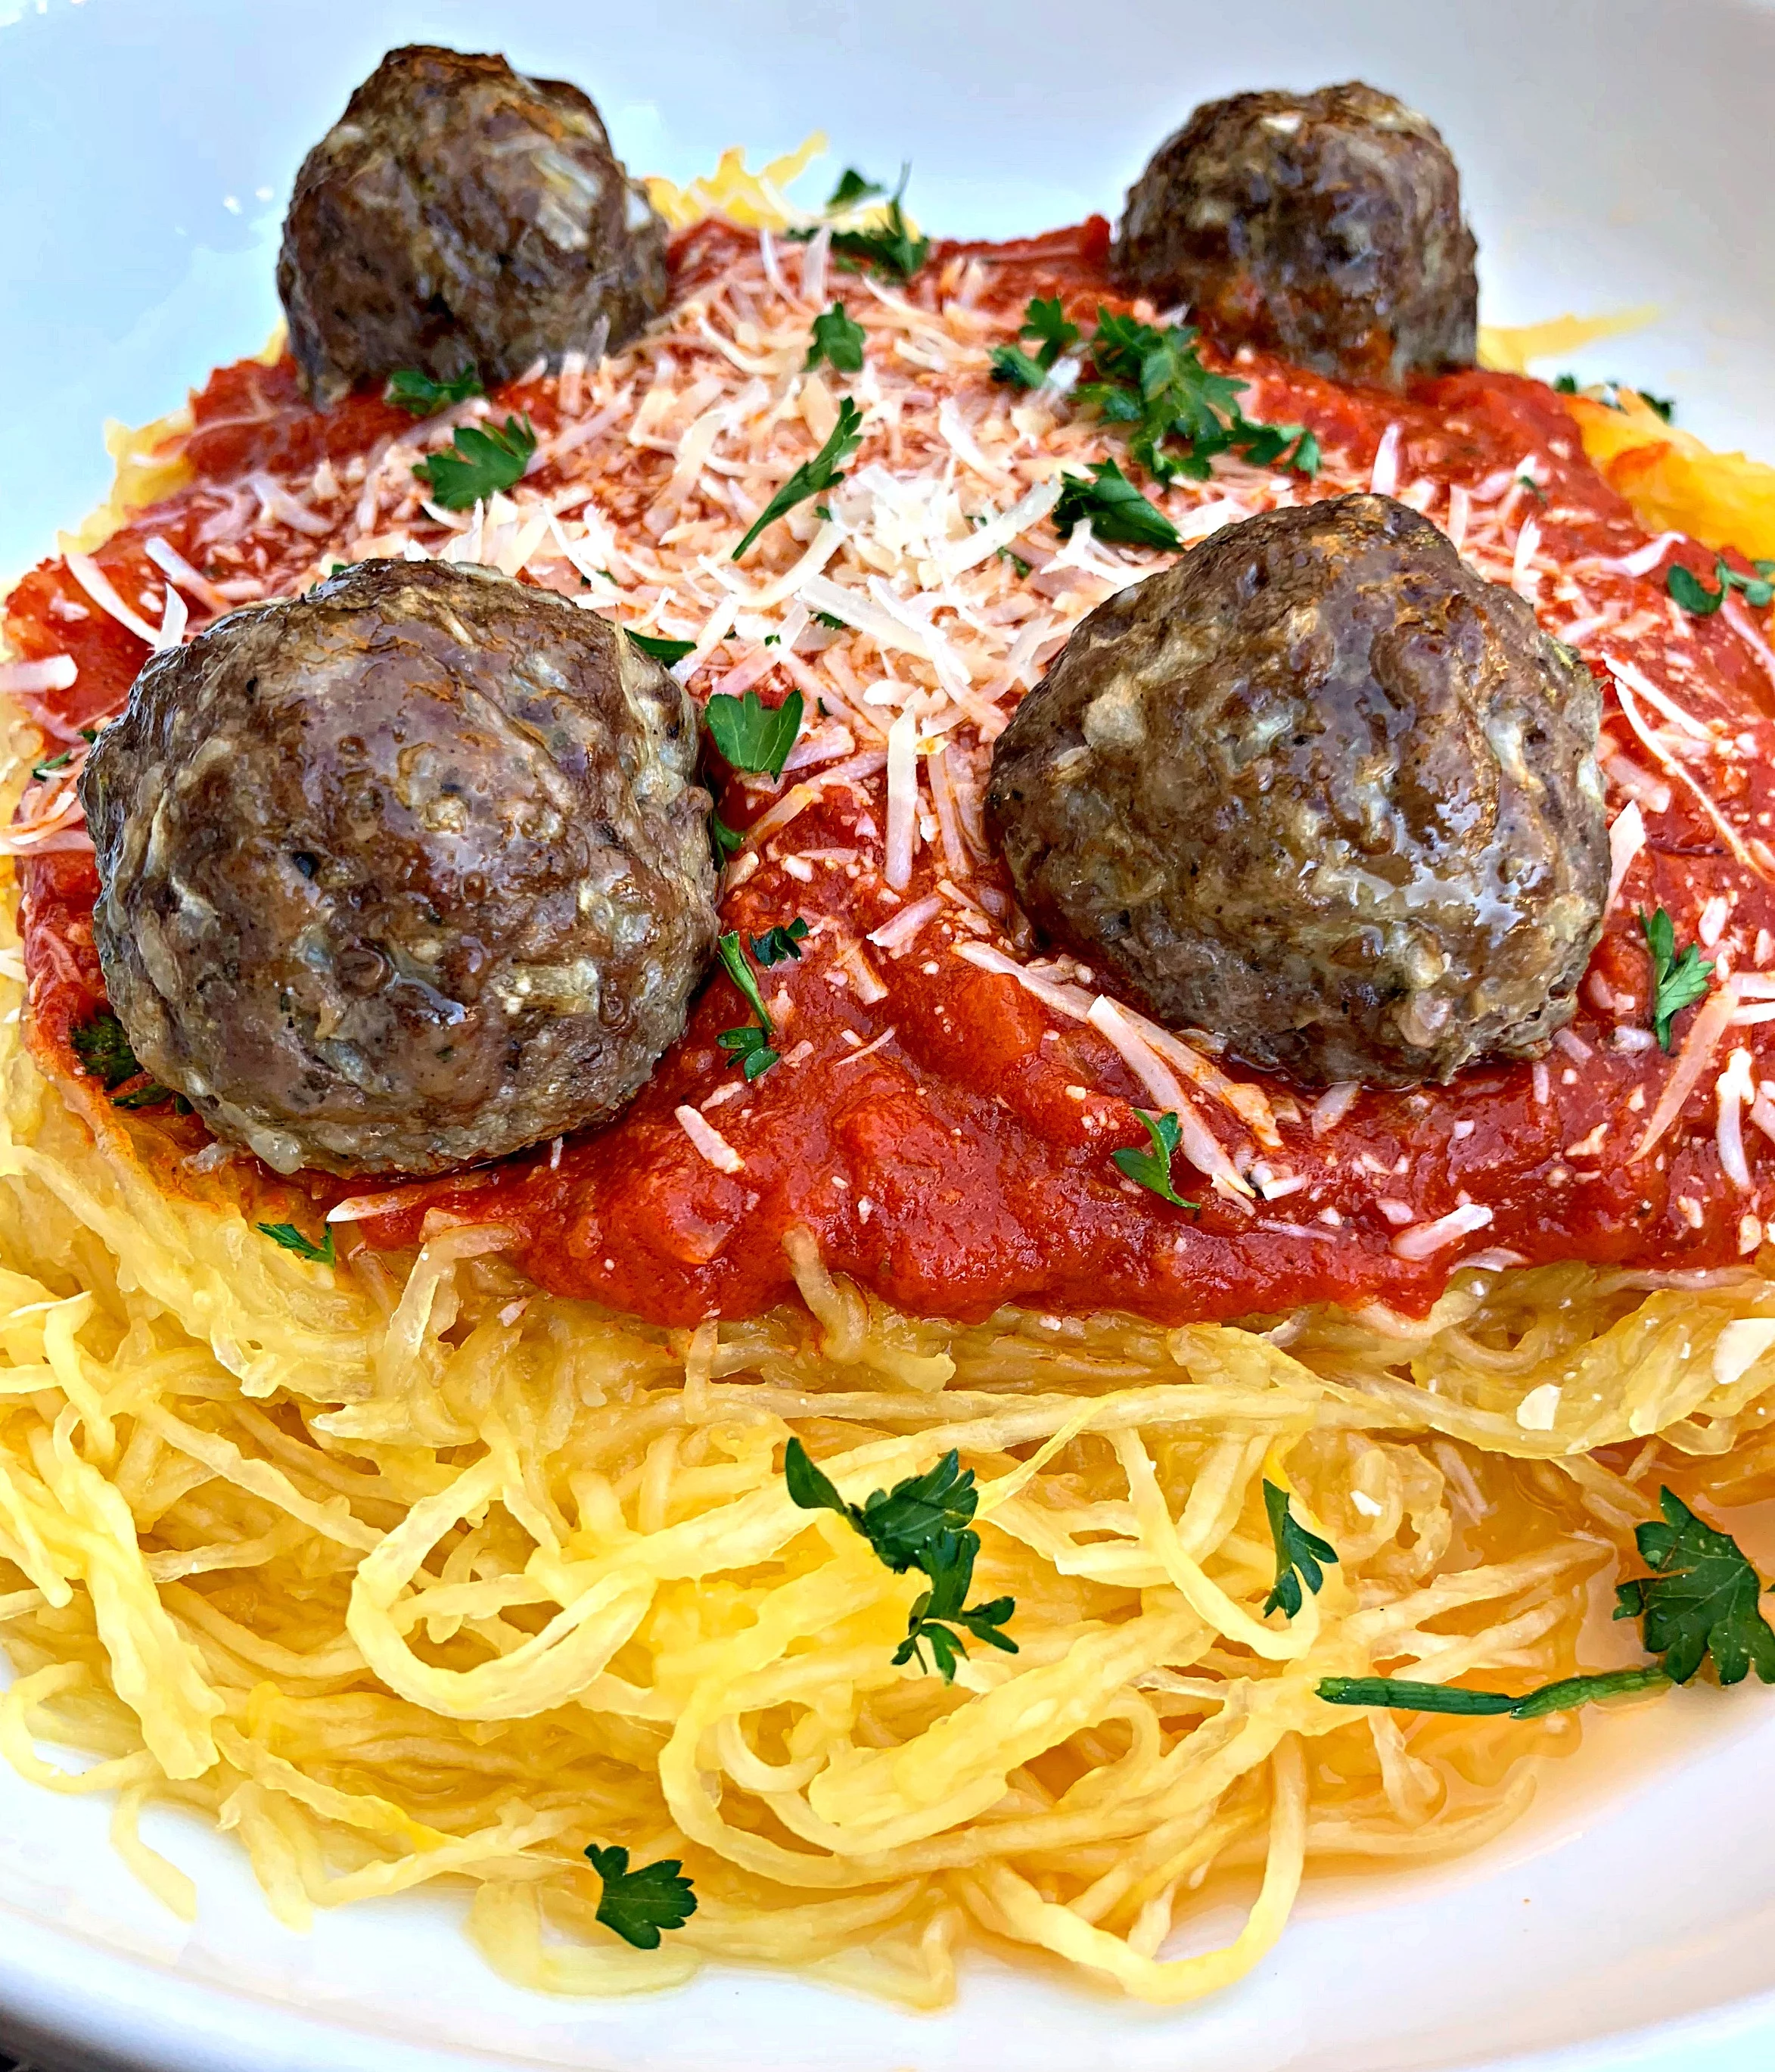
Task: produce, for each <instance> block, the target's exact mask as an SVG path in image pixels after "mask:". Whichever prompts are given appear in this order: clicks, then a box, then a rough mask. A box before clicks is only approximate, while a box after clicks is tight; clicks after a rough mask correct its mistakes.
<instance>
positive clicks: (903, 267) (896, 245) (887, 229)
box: [832, 166, 931, 281]
mask: <svg viewBox="0 0 1775 2072" xmlns="http://www.w3.org/2000/svg"><path fill="white" fill-rule="evenodd" d="M911 171H912V168H911V167H910V166H902V167H901V168H900V184H899V185H898V187H896V188H895V189H894V192H893V193H892V194H891V195H890V196H889V197H888V205H887V220H886V221H885V223H879V224H873V226H872V227H871V228H869V229H867V230H835V231H834V232H832V257H834V258H835V259H836V260H837V261H838V263H839V265H840V266H842V267H843V268H844V269H845V270H846V271H847V272H848V273H862V272H863V271H864V270H865V269H867V268H870V267H873V269H875V271H876V272H877V273H891V274H893V275H894V277H895V278H896V279H898V280H902V281H910V279H911V278H912V277H913V275H914V273H917V272H918V269H919V268H920V267H922V265H924V262H925V261H926V260H927V258H929V257H930V256H931V240H930V239H929V238H928V237H914V236H913V234H912V229H911V226H910V224H908V223H907V221H906V213H905V212H904V210H902V208H901V207H900V200H901V197H902V195H904V194H905V192H906V181H907V179H908V178H909V177H910V174H911ZM842 184H843V183H842V182H841V183H840V185H842ZM877 191H879V190H877Z"/></svg>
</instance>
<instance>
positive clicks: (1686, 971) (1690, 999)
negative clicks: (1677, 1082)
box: [1639, 906, 1713, 1050]
mask: <svg viewBox="0 0 1775 2072" xmlns="http://www.w3.org/2000/svg"><path fill="white" fill-rule="evenodd" d="M1639 925H1640V928H1641V931H1642V932H1643V934H1644V935H1645V937H1646V949H1647V950H1648V951H1649V952H1650V955H1651V960H1652V1033H1653V1034H1654V1035H1655V1036H1656V1037H1657V1038H1658V1048H1659V1049H1660V1050H1669V1049H1670V1022H1671V1018H1672V1017H1674V1016H1675V1015H1677V1014H1679V1013H1681V1012H1682V1011H1683V1009H1684V1008H1685V1007H1692V1006H1693V1005H1695V1001H1698V1000H1699V999H1701V998H1702V997H1703V996H1704V995H1705V994H1706V993H1707V980H1709V979H1710V978H1711V977H1712V976H1713V966H1712V965H1711V964H1707V963H1704V962H1703V960H1702V956H1701V952H1700V951H1699V948H1697V947H1696V946H1695V944H1694V943H1690V944H1689V946H1688V948H1687V949H1685V950H1684V951H1683V954H1682V956H1678V955H1677V953H1676V930H1675V927H1674V925H1673V924H1672V923H1671V920H1670V915H1668V914H1667V913H1666V912H1665V911H1664V909H1663V908H1662V906H1660V907H1659V908H1658V911H1657V912H1656V913H1654V914H1650V915H1648V914H1647V913H1646V911H1645V910H1644V908H1641V910H1640V916H1639Z"/></svg>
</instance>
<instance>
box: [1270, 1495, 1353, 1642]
mask: <svg viewBox="0 0 1775 2072" xmlns="http://www.w3.org/2000/svg"><path fill="white" fill-rule="evenodd" d="M1263 1509H1264V1511H1265V1512H1266V1513H1267V1514H1268V1518H1269V1521H1270V1538H1271V1540H1272V1542H1273V1543H1274V1544H1275V1547H1276V1587H1275V1589H1272V1591H1271V1592H1270V1593H1269V1595H1268V1597H1266V1598H1265V1599H1264V1600H1263V1615H1264V1617H1265V1618H1268V1616H1269V1615H1270V1614H1271V1613H1272V1612H1273V1611H1276V1610H1280V1611H1281V1612H1282V1613H1283V1614H1284V1616H1285V1617H1287V1618H1291V1619H1292V1618H1298V1617H1299V1616H1300V1607H1301V1605H1302V1604H1303V1603H1305V1598H1304V1597H1302V1596H1301V1594H1300V1585H1301V1584H1302V1583H1303V1582H1305V1585H1306V1586H1307V1588H1308V1589H1309V1590H1311V1591H1312V1593H1313V1595H1314V1596H1315V1597H1317V1596H1318V1594H1319V1593H1320V1591H1321V1589H1323V1588H1324V1587H1325V1569H1324V1568H1323V1567H1321V1563H1324V1562H1328V1561H1329V1562H1330V1563H1331V1564H1333V1566H1335V1565H1336V1564H1337V1548H1335V1547H1333V1545H1332V1544H1331V1543H1330V1541H1329V1540H1321V1538H1320V1537H1319V1535H1318V1534H1317V1533H1316V1532H1309V1531H1308V1530H1307V1528H1306V1527H1305V1526H1304V1525H1303V1524H1301V1523H1300V1520H1299V1519H1296V1517H1295V1516H1294V1515H1293V1514H1292V1512H1291V1511H1289V1509H1288V1491H1287V1490H1284V1489H1279V1488H1278V1487H1277V1486H1276V1484H1275V1483H1274V1482H1268V1481H1266V1482H1264V1484H1263Z"/></svg>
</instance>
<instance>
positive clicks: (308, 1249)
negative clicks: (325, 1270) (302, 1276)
mask: <svg viewBox="0 0 1775 2072" xmlns="http://www.w3.org/2000/svg"><path fill="white" fill-rule="evenodd" d="M258 1227H259V1229H260V1230H261V1231H263V1232H264V1233H265V1235H266V1236H267V1237H268V1238H269V1239H270V1240H271V1242H272V1243H273V1244H281V1246H282V1247H283V1248H284V1250H285V1251H286V1252H294V1253H295V1255H296V1256H297V1258H298V1259H306V1260H312V1261H313V1262H314V1264H315V1265H316V1266H332V1265H335V1264H337V1263H338V1262H337V1260H336V1259H335V1255H334V1251H333V1226H332V1225H331V1223H328V1224H327V1235H326V1236H325V1237H324V1238H323V1239H322V1240H321V1242H320V1243H319V1244H314V1241H313V1240H312V1239H309V1238H306V1237H304V1236H303V1235H302V1232H301V1231H299V1230H298V1229H297V1227H296V1226H295V1225H294V1223H261V1224H260V1225H259V1226H258Z"/></svg>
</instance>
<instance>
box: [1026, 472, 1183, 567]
mask: <svg viewBox="0 0 1775 2072" xmlns="http://www.w3.org/2000/svg"><path fill="white" fill-rule="evenodd" d="M1081 518H1088V519H1089V520H1091V531H1092V532H1094V533H1095V535H1096V536H1097V537H1098V538H1099V540H1120V541H1126V542H1127V544H1128V545H1130V546H1134V547H1181V545H1183V542H1182V541H1181V540H1180V539H1179V538H1178V537H1177V527H1176V526H1175V525H1173V524H1172V523H1171V520H1169V518H1167V517H1166V516H1165V513H1164V512H1162V511H1161V510H1158V509H1157V508H1155V507H1154V506H1153V504H1148V502H1147V500H1146V499H1145V498H1144V496H1143V495H1141V494H1140V491H1139V490H1137V489H1136V487H1134V485H1133V483H1132V482H1130V481H1129V480H1128V477H1127V476H1126V475H1124V474H1123V472H1122V471H1121V470H1120V468H1119V467H1117V466H1116V463H1115V462H1114V461H1112V460H1105V461H1099V462H1098V463H1096V465H1095V467H1093V468H1092V469H1091V475H1090V477H1089V479H1087V477H1085V476H1083V475H1063V476H1062V478H1061V488H1060V497H1059V501H1058V503H1057V504H1055V505H1054V530H1055V531H1056V532H1058V534H1059V535H1060V537H1061V538H1062V540H1065V539H1069V538H1070V537H1071V535H1072V529H1073V528H1074V526H1075V525H1076V524H1078V523H1079V520H1080V519H1081Z"/></svg>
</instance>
